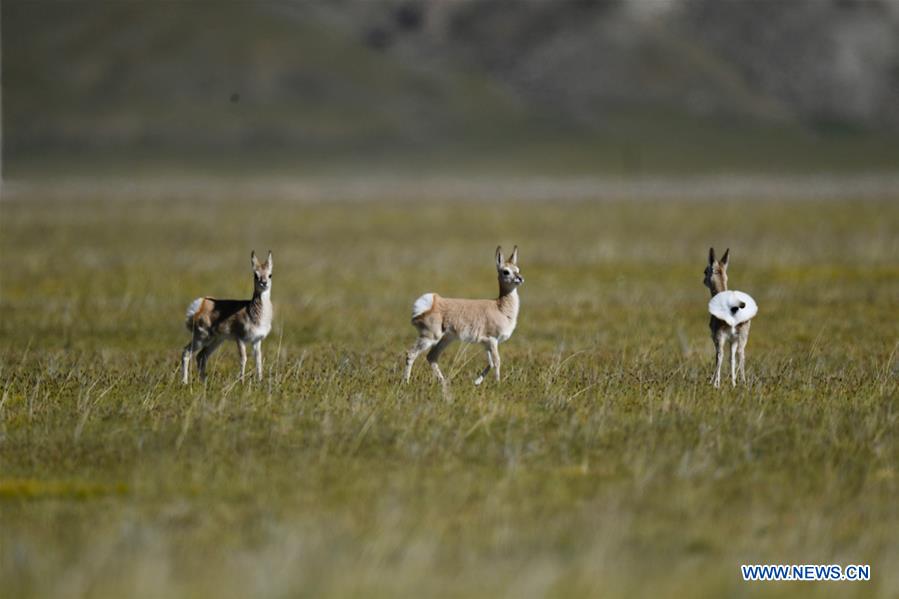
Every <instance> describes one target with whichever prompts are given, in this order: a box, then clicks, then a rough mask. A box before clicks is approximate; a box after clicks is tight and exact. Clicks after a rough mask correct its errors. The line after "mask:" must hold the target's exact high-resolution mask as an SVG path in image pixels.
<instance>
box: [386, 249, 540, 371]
mask: <svg viewBox="0 0 899 599" xmlns="http://www.w3.org/2000/svg"><path fill="white" fill-rule="evenodd" d="M496 272H497V276H498V279H499V297H498V298H497V299H492V300H488V299H483V300H474V299H452V298H447V297H440V296H439V295H437V294H436V293H426V294H424V295H422V296H421V297H419V298H418V299H417V300H415V303H414V304H413V305H412V325H413V326H414V327H415V328H416V329H418V340H417V341H416V342H415V345H413V346H412V349H410V350H409V352H408V354H407V356H406V370H405V372H404V373H403V382H406V381H408V380H409V376H410V375H411V373H412V364H414V363H415V358H417V357H418V355H419V354H420V353H422V352H423V351H426V350H430V351H428V362H429V363H430V364H431V370H433V371H434V375H435V376H436V377H437V378H438V380H440V382H441V383H445V382H446V379H445V378H444V376H443V373H442V372H441V371H440V366H438V365H437V360H438V359H439V358H440V354H441V353H442V352H443V350H444V349H446V347H447V346H448V345H449V344H450V343H452V342H453V341H455V340H456V339H461V340H462V341H465V342H466V343H478V344H480V345H482V346H484V349H485V351H486V352H487V366H486V368H484V370H483V371H482V372H481V373H480V375H479V376H478V377H477V379H475V382H474V383H475V385H480V384H481V383H482V382H484V377H486V376H487V373H489V372H490V369H491V368H492V369H493V372H494V375H495V376H496V380H497V381H499V378H500V359H499V348H498V346H499V344H500V343H502V342H503V341H505V340H506V339H508V338H509V337H511V336H512V332H513V331H514V330H515V325H516V324H517V323H518V287H519V286H520V285H521V284H522V283H524V278H523V277H522V276H521V273H520V272H519V270H518V246H515V249H514V250H512V255H511V256H510V257H509V260H508V261H506V260H505V259H504V258H503V252H502V249H501V248H499V247H497V248H496Z"/></svg>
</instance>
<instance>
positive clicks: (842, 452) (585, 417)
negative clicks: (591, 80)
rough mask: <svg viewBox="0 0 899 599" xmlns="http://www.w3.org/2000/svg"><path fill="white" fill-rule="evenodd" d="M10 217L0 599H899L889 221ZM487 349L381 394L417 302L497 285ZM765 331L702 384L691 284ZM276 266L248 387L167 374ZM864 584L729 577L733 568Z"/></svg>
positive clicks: (780, 210) (399, 215)
mask: <svg viewBox="0 0 899 599" xmlns="http://www.w3.org/2000/svg"><path fill="white" fill-rule="evenodd" d="M241 199H242V200H243V201H241V202H239V201H237V200H236V199H233V198H224V199H222V198H218V199H216V198H209V197H206V196H205V195H204V194H203V193H202V191H198V192H197V197H196V198H195V199H194V201H185V202H174V201H170V200H167V199H165V198H160V199H158V200H155V201H146V202H140V203H139V202H132V201H129V200H128V199H127V198H117V197H102V196H101V197H91V198H80V199H75V200H67V201H62V200H54V201H51V200H48V199H45V198H43V197H39V196H38V197H23V196H21V195H20V196H14V197H12V198H5V199H4V201H3V203H2V205H0V210H2V219H0V227H2V229H0V232H2V235H0V273H2V275H0V277H2V278H0V308H2V313H3V317H2V319H0V384H2V393H0V589H3V594H4V596H7V595H8V596H10V597H30V596H53V595H57V596H58V595H65V596H90V597H121V596H132V597H144V596H146V597H196V596H220V597H245V596H266V597H283V596H298V595H299V596H306V595H308V596H348V595H349V596H360V597H361V596H365V597H372V596H375V597H377V596H383V597H393V596H397V595H400V596H410V597H422V596H434V595H437V596H446V595H467V596H484V597H495V596H508V597H523V596H542V595H550V596H588V595H589V596H633V595H643V596H714V597H720V596H747V595H755V594H761V595H764V596H779V597H787V596H795V595H798V594H802V595H810V596H833V597H837V596H838V597H846V596H858V597H861V596H865V597H868V596H882V597H887V596H895V595H896V594H897V593H899V575H897V573H896V569H895V565H896V563H897V561H899V546H897V544H896V537H897V535H899V508H897V501H896V497H897V493H899V472H897V464H899V438H897V431H899V401H897V377H896V375H897V360H896V351H897V341H899V339H897V328H896V298H897V297H899V236H897V231H899V204H897V203H896V202H895V201H883V202H873V201H872V202H851V201H847V202H829V203H815V202H791V203H779V202H757V203H745V202H744V203H740V204H736V203H734V204H723V205H722V204H718V203H703V202H679V203H675V202H669V203H654V202H634V203H626V202H597V203H574V202H562V201H560V202H557V203H519V204H506V203H499V202H497V203H485V204H466V203H461V202H452V201H445V202H444V201H437V202H434V203H432V204H428V205H415V204H411V203H410V204H404V203H398V202H391V201H389V200H379V201H374V200H373V201H371V202H367V203H366V202H355V203H349V202H347V203H341V202H336V203H311V202H310V203H287V202H276V201H270V200H266V198H265V197H253V198H249V197H248V198H241ZM497 243H502V244H503V245H504V246H509V247H511V245H512V244H513V243H517V244H518V245H519V246H520V248H521V258H520V263H521V267H522V274H523V275H524V276H525V277H526V283H525V285H524V287H523V288H522V292H521V295H522V312H521V318H520V324H519V328H518V329H517V331H516V332H515V335H514V336H513V337H512V339H511V340H510V341H509V342H507V343H505V344H504V345H502V346H501V348H500V351H501V353H502V356H503V368H504V370H503V377H504V378H503V381H502V383H501V384H500V385H496V384H495V383H493V381H492V380H491V381H488V384H485V386H484V387H483V388H474V387H473V385H472V384H471V383H472V380H473V378H474V376H475V373H476V371H477V370H478V369H480V367H481V366H482V361H483V359H484V358H483V354H482V352H481V351H480V350H476V349H474V348H471V347H467V348H465V347H461V346H456V347H455V349H452V350H450V351H448V352H447V353H446V354H445V355H444V359H443V362H444V365H445V366H444V372H446V373H447V374H448V375H450V376H451V378H452V384H451V386H450V392H449V394H448V395H447V396H444V395H442V394H441V392H440V390H439V387H438V386H437V385H436V384H435V383H434V381H433V380H432V379H431V377H430V372H428V369H427V367H426V366H425V364H424V362H423V361H422V363H419V364H417V365H416V370H415V373H414V376H413V381H412V384H411V385H409V386H407V387H401V386H399V385H398V379H399V377H400V374H401V366H402V361H403V352H404V350H405V349H406V348H407V347H408V346H409V345H410V344H411V343H412V341H413V340H414V330H413V328H412V327H411V326H410V325H409V322H408V318H409V310H410V306H411V302H412V300H413V299H414V298H415V297H417V296H418V295H419V294H420V293H423V292H425V291H438V292H440V293H441V294H444V295H448V296H489V295H491V294H493V293H495V287H496V282H495V273H494V271H493V262H492V261H493V250H494V248H495V246H496V244H497ZM709 245H715V246H716V247H719V248H720V249H722V250H723V248H724V247H725V246H729V247H730V248H731V267H730V280H731V287H732V288H736V289H741V290H744V291H747V292H749V293H751V294H752V295H753V296H754V297H755V298H756V300H757V301H758V303H759V306H760V312H759V316H758V317H757V320H756V322H755V323H754V324H753V328H752V336H751V338H750V342H749V346H748V351H747V355H748V357H747V360H748V362H747V367H748V368H747V370H748V374H749V383H748V385H746V386H740V387H738V388H737V389H731V388H730V387H729V386H727V387H725V388H722V389H721V390H717V391H716V390H714V389H712V388H710V386H709V385H708V382H707V381H708V376H709V374H710V368H711V354H712V346H711V342H710V340H709V338H708V329H707V322H708V317H707V314H706V311H705V304H706V302H707V300H708V292H707V291H706V290H705V288H703V287H702V284H701V279H702V270H703V268H704V266H705V264H704V259H705V256H706V252H707V249H708V246H709ZM251 248H255V249H256V250H257V251H264V250H266V249H268V248H271V249H272V250H273V251H274V254H275V273H276V276H275V279H274V300H275V304H276V323H275V328H274V330H273V333H272V335H271V337H270V338H269V339H268V341H266V343H265V346H264V347H265V352H266V365H265V380H264V382H263V383H262V384H261V385H257V384H246V385H241V384H236V383H235V369H236V351H235V350H234V349H233V348H232V347H229V346H223V348H222V349H221V350H220V352H219V353H218V354H217V355H216V356H215V358H214V359H213V361H212V363H211V367H212V376H211V380H210V381H209V383H208V385H206V386H203V385H201V384H199V383H198V382H197V381H196V380H195V379H194V381H193V382H192V384H191V385H190V386H189V387H182V386H181V385H180V384H179V383H178V373H177V369H178V358H179V351H180V348H181V347H182V346H183V344H184V343H185V342H186V341H187V333H186V331H184V329H183V312H184V309H185V307H186V305H187V304H188V303H189V302H190V300H192V299H193V298H194V297H196V296H198V295H201V294H211V295H216V296H219V297H223V296H237V297H243V296H246V295H247V294H248V292H249V290H250V288H251V279H250V272H249V251H250V249H251ZM746 562H748V563H799V564H805V563H838V564H843V565H845V564H865V563H867V564H870V565H871V571H872V581H871V582H868V583H854V584H853V583H803V584H799V583H789V584H788V583H779V584H775V583H752V584H750V583H744V582H742V580H741V577H740V571H739V565H740V564H741V563H746Z"/></svg>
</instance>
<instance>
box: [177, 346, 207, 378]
mask: <svg viewBox="0 0 899 599" xmlns="http://www.w3.org/2000/svg"><path fill="white" fill-rule="evenodd" d="M202 347H203V343H202V342H201V341H200V340H199V339H197V338H193V339H191V340H190V343H188V344H187V345H185V346H184V351H182V352H181V382H182V383H183V384H185V385H186V384H187V382H188V375H189V374H190V357H191V355H192V354H193V353H194V352H196V351H199V350H200V348H202Z"/></svg>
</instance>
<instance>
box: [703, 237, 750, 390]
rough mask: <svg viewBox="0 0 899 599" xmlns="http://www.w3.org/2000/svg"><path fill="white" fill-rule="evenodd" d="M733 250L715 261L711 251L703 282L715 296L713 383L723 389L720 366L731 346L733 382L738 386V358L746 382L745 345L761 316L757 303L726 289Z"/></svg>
mask: <svg viewBox="0 0 899 599" xmlns="http://www.w3.org/2000/svg"><path fill="white" fill-rule="evenodd" d="M729 255H730V248H728V249H727V250H725V251H724V255H723V256H722V257H721V260H715V248H709V264H708V266H706V268H705V278H704V279H703V283H704V284H705V286H706V287H708V288H709V291H711V293H712V299H711V300H710V301H709V313H710V314H711V315H712V317H711V320H710V321H709V329H710V330H711V333H712V343H714V345H715V370H714V372H713V373H712V378H711V381H710V382H711V383H712V384H713V385H715V387H719V386H721V363H722V362H723V361H724V346H725V344H726V343H728V342H729V343H730V381H731V385H733V386H736V384H737V357H738V356H739V360H740V365H739V370H740V379H741V380H742V381H743V382H744V383H745V382H746V343H747V342H748V341H749V327H750V326H751V324H752V318H753V317H754V316H755V315H756V314H757V313H758V307H757V306H756V303H755V300H753V299H752V297H750V296H749V295H748V294H746V293H743V292H742V291H728V289H727V259H728V256H729Z"/></svg>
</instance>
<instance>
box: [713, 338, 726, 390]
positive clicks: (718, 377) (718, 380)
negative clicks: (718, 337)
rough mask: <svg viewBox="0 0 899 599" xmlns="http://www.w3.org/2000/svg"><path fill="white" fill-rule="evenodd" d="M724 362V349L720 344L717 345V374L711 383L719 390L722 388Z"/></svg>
mask: <svg viewBox="0 0 899 599" xmlns="http://www.w3.org/2000/svg"><path fill="white" fill-rule="evenodd" d="M723 361H724V348H723V347H722V346H721V344H720V343H718V342H717V341H716V343H715V372H714V373H713V374H712V380H711V383H712V384H713V385H714V386H715V388H718V387H720V386H721V363H722V362H723Z"/></svg>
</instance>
